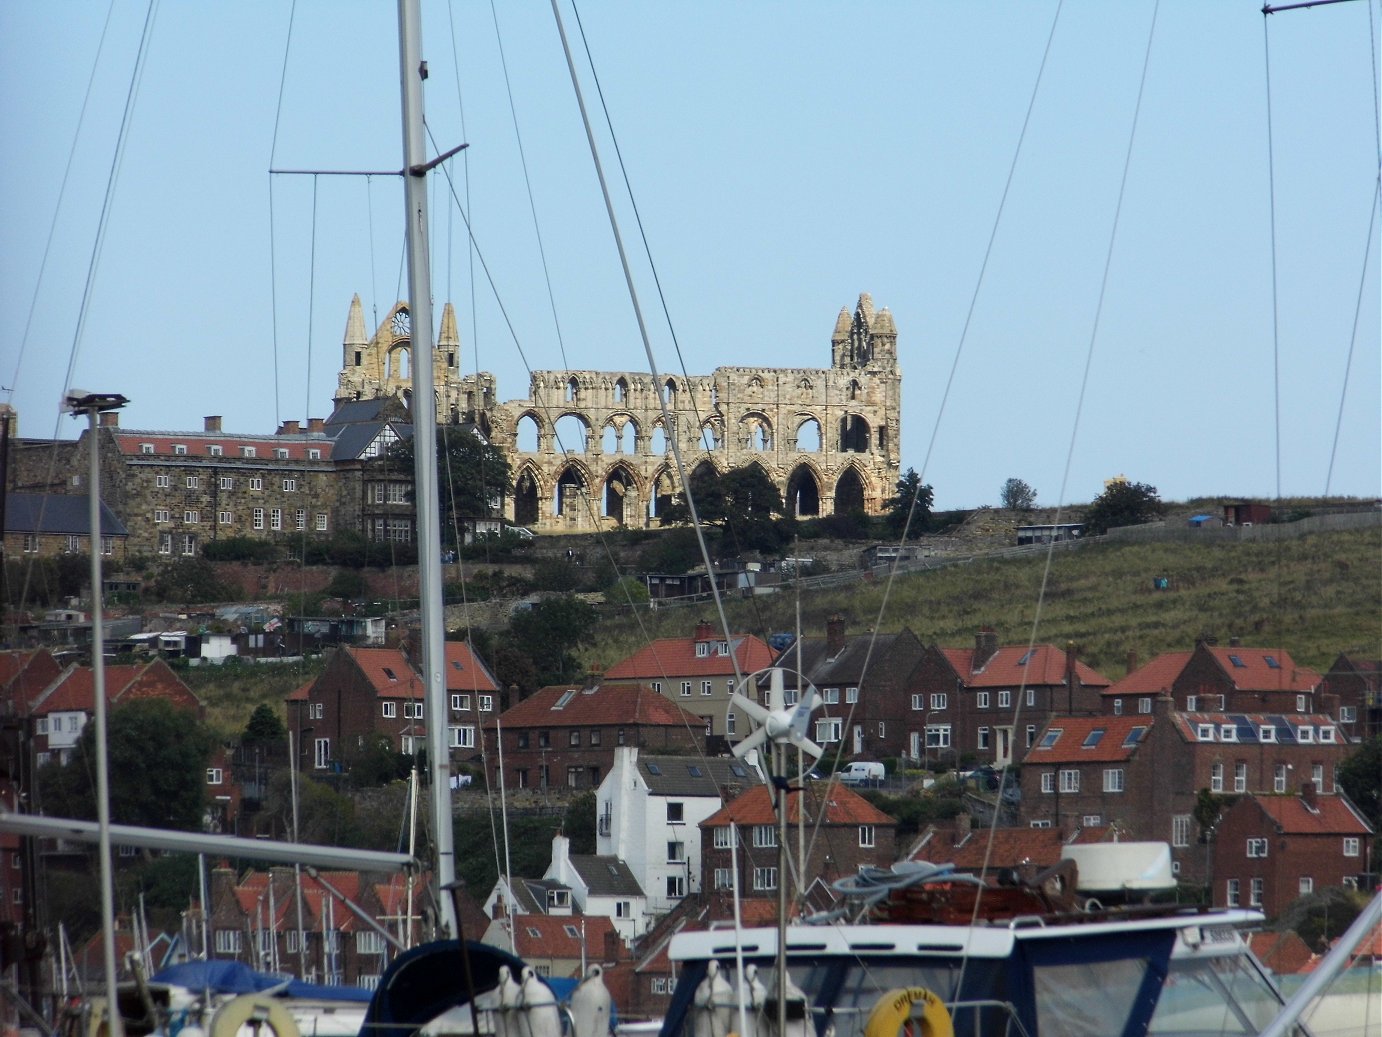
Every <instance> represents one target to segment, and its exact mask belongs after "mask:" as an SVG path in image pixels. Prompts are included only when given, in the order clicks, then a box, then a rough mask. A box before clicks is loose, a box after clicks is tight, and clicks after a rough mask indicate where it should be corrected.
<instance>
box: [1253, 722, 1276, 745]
mask: <svg viewBox="0 0 1382 1037" xmlns="http://www.w3.org/2000/svg"><path fill="white" fill-rule="evenodd" d="M1257 740H1258V741H1259V742H1275V741H1276V728H1274V727H1272V726H1271V725H1269V724H1264V725H1263V726H1262V727H1259V728H1258V729H1257Z"/></svg>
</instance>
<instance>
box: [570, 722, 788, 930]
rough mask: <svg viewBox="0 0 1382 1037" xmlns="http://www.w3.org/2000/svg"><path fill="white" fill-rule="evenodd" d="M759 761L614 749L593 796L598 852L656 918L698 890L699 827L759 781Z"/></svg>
mask: <svg viewBox="0 0 1382 1037" xmlns="http://www.w3.org/2000/svg"><path fill="white" fill-rule="evenodd" d="M762 780H763V779H762V777H761V775H760V774H759V772H758V768H757V764H756V761H754V762H750V761H748V760H742V761H741V760H735V759H722V758H718V757H717V758H714V759H707V758H704V757H693V756H648V755H643V756H640V755H639V753H638V749H637V748H636V747H632V746H621V747H620V748H618V749H616V750H615V753H614V765H613V766H612V767H611V768H610V772H609V774H607V775H606V776H605V780H604V781H602V782H601V783H600V788H599V791H598V792H597V794H596V796H597V803H598V806H597V807H596V828H595V832H596V839H595V848H596V850H597V852H598V853H600V854H601V855H604V856H610V857H615V858H619V859H620V860H623V861H624V862H626V863H627V865H628V867H629V869H630V870H631V871H632V872H633V875H634V877H635V878H636V879H637V880H638V884H639V885H640V886H641V887H642V888H643V889H644V891H645V892H646V893H647V903H648V910H649V911H650V912H652V913H653V914H654V915H658V914H662V913H664V912H666V911H670V910H672V908H674V907H676V906H677V904H678V902H680V900H681V899H682V897H684V896H686V894H687V893H694V892H697V891H698V890H699V889H700V876H701V842H700V827H699V826H700V823H701V822H702V821H704V820H705V819H706V818H708V817H709V816H710V815H711V814H713V813H715V811H717V810H719V809H720V807H721V806H722V805H723V804H724V803H725V802H726V801H728V800H730V799H733V798H734V797H736V796H738V795H739V794H740V793H742V792H744V791H745V790H746V789H748V788H750V787H752V786H754V785H757V784H759V783H761V782H762Z"/></svg>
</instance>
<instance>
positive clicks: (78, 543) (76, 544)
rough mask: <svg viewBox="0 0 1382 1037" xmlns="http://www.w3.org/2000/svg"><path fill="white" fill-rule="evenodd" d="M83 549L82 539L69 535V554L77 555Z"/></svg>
mask: <svg viewBox="0 0 1382 1037" xmlns="http://www.w3.org/2000/svg"><path fill="white" fill-rule="evenodd" d="M81 549H82V538H81V537H79V536H71V535H69V536H68V538H67V553H68V554H76V553H77V552H78V551H80V550H81Z"/></svg>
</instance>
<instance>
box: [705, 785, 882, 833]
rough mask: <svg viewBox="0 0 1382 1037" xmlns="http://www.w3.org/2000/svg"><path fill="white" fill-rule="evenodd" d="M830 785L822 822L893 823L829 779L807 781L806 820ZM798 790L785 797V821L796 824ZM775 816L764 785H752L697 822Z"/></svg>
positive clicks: (752, 821) (759, 820)
mask: <svg viewBox="0 0 1382 1037" xmlns="http://www.w3.org/2000/svg"><path fill="white" fill-rule="evenodd" d="M826 785H833V786H834V787H833V788H831V789H830V790H829V794H830V799H829V800H827V801H826V802H825V804H824V806H825V822H824V823H825V824H828V825H895V824H897V822H896V821H895V820H894V819H893V818H892V817H890V816H889V815H887V814H885V813H883V811H881V810H879V809H878V808H877V807H876V806H874V805H873V804H872V803H870V802H869V801H868V800H866V799H865V798H864V797H863V796H860V795H858V794H857V793H855V792H851V791H850V790H849V789H847V788H843V787H842V786H840V785H838V784H835V783H833V782H821V783H819V784H812V785H807V786H806V788H805V790H804V794H805V796H806V801H807V802H806V812H807V816H808V818H809V819H810V820H812V821H814V820H815V819H816V817H818V816H819V815H820V812H821V808H822V802H821V796H822V794H823V793H824V792H825V788H823V786H826ZM802 794H803V793H802V792H797V793H796V794H795V795H791V796H789V797H788V799H787V823H788V824H796V823H797V822H798V821H800V820H801V799H802ZM776 823H777V816H776V815H775V814H774V813H773V805H772V800H771V798H770V796H769V790H768V787H767V786H766V785H755V786H754V787H753V788H751V789H749V790H748V791H747V792H745V793H744V794H743V795H742V796H739V797H738V798H737V799H734V800H731V801H730V802H729V803H726V804H725V805H724V806H723V807H721V808H720V809H719V810H717V811H716V812H715V813H713V814H711V815H710V816H709V817H708V818H706V819H705V820H704V821H702V822H701V827H702V828H716V827H721V826H724V825H728V824H736V825H767V824H776Z"/></svg>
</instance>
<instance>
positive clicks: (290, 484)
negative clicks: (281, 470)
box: [283, 479, 298, 493]
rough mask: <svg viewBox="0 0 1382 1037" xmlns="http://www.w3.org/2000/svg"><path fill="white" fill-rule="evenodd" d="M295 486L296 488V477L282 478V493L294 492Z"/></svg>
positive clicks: (295, 490)
mask: <svg viewBox="0 0 1382 1037" xmlns="http://www.w3.org/2000/svg"><path fill="white" fill-rule="evenodd" d="M297 488H298V481H297V480H296V479H284V480H283V492H284V493H296V492H297Z"/></svg>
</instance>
